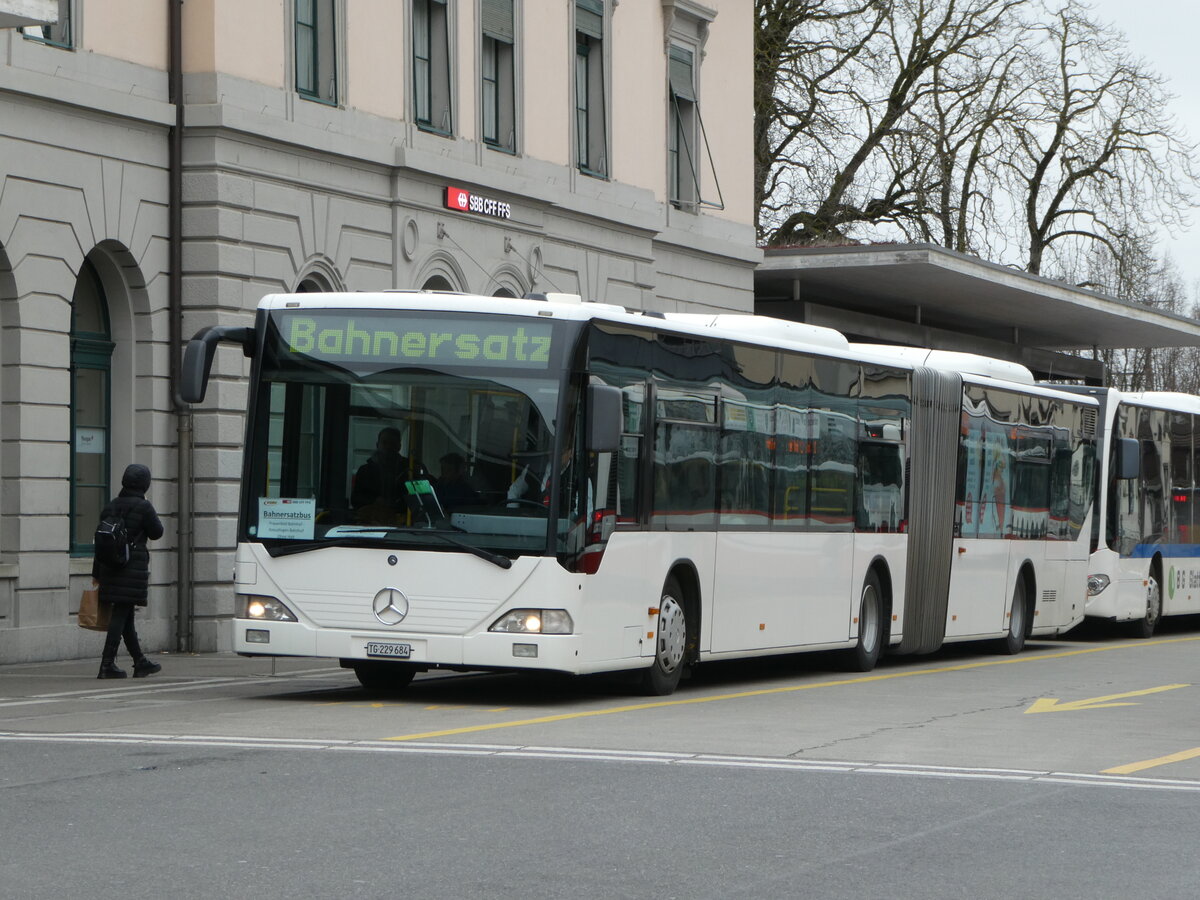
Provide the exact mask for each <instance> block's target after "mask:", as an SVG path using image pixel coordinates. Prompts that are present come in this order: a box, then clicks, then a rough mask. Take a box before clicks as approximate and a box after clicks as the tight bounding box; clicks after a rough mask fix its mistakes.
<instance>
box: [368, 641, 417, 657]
mask: <svg viewBox="0 0 1200 900" xmlns="http://www.w3.org/2000/svg"><path fill="white" fill-rule="evenodd" d="M367 656H380V657H383V658H385V659H408V658H409V657H410V656H412V644H395V643H391V642H385V641H367Z"/></svg>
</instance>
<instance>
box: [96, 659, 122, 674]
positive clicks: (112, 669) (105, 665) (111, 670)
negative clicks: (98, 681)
mask: <svg viewBox="0 0 1200 900" xmlns="http://www.w3.org/2000/svg"><path fill="white" fill-rule="evenodd" d="M96 677H97V678H125V677H127V676H126V672H125V670H124V669H118V668H117V664H116V663H115V662H113V661H112V660H108V661H107V662H105V661H102V662H101V663H100V674H99V675H97V676H96Z"/></svg>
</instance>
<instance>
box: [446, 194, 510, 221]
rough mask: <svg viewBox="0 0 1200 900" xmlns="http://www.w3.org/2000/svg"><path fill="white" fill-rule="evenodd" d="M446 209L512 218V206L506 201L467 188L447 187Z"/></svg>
mask: <svg viewBox="0 0 1200 900" xmlns="http://www.w3.org/2000/svg"><path fill="white" fill-rule="evenodd" d="M446 209H452V210H454V211H455V212H469V213H477V214H478V215H481V216H491V217H492V218H495V219H511V218H512V207H511V206H509V205H508V204H507V203H505V202H504V201H502V200H493V199H492V198H491V197H484V196H481V195H480V194H472V193H471V192H470V191H468V190H467V189H466V188H458V187H447V188H446Z"/></svg>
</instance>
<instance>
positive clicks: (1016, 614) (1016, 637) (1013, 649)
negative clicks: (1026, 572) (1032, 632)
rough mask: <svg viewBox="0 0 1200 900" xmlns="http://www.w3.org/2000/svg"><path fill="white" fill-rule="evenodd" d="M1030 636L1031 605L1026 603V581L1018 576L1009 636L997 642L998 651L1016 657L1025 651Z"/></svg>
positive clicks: (1009, 619) (1010, 617)
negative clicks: (1026, 638) (1027, 637)
mask: <svg viewBox="0 0 1200 900" xmlns="http://www.w3.org/2000/svg"><path fill="white" fill-rule="evenodd" d="M1027 634H1029V605H1028V604H1027V603H1026V601H1025V579H1024V577H1023V576H1020V575H1018V576H1017V583H1016V585H1015V586H1014V587H1013V599H1012V612H1011V613H1010V614H1009V617H1008V634H1006V635H1005V636H1004V637H1002V638H1001V639H1000V640H999V641H997V642H996V650H997V651H999V652H1000V653H1004V654H1006V655H1008V656H1015V655H1016V654H1018V653H1020V652H1021V651H1022V650H1024V649H1025V636H1026V635H1027Z"/></svg>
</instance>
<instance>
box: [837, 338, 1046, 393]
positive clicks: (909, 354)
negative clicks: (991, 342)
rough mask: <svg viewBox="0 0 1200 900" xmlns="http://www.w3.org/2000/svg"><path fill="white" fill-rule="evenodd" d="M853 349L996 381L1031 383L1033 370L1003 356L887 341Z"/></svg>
mask: <svg viewBox="0 0 1200 900" xmlns="http://www.w3.org/2000/svg"><path fill="white" fill-rule="evenodd" d="M851 347H853V349H855V350H856V351H862V352H864V353H871V354H874V355H881V356H884V357H886V358H889V359H896V360H899V361H903V362H905V363H907V364H908V365H910V366H928V367H929V368H931V369H940V370H943V371H948V372H958V373H960V374H962V375H981V376H983V377H984V378H995V379H997V380H998V381H1010V382H1014V383H1016V384H1034V383H1035V382H1034V377H1033V373H1032V372H1031V371H1029V369H1027V368H1026V367H1025V366H1023V365H1021V364H1020V363H1015V362H1009V361H1008V360H1006V359H994V358H992V357H990V356H980V355H979V354H978V353H960V352H958V351H956V350H926V349H924V348H922V347H896V346H892V345H889V344H851Z"/></svg>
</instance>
